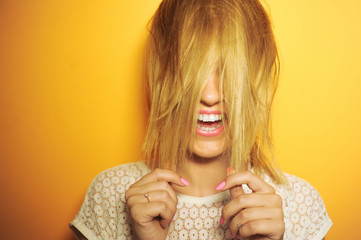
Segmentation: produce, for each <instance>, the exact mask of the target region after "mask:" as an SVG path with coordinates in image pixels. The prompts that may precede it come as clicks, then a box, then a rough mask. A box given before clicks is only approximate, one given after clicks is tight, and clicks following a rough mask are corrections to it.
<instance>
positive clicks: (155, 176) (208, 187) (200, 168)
mask: <svg viewBox="0 0 361 240" xmlns="http://www.w3.org/2000/svg"><path fill="white" fill-rule="evenodd" d="M217 85H218V84H217V77H216V76H215V75H214V74H212V75H211V76H210V77H209V81H208V83H207V85H206V87H205V89H204V90H203V92H202V97H201V101H200V109H206V110H219V109H220V99H219V93H218V89H217V87H216V86H217ZM225 139H226V138H225V136H224V133H223V134H220V135H218V136H216V137H209V138H205V137H202V136H196V139H195V141H194V146H191V147H190V148H191V150H192V151H193V153H194V156H193V158H192V159H185V163H184V165H182V166H177V168H176V172H175V171H171V170H165V169H154V170H153V171H151V172H150V173H148V174H147V175H146V176H144V177H143V178H141V179H140V180H139V181H138V182H136V183H134V184H133V185H132V186H131V187H130V188H129V189H128V190H127V191H126V193H125V199H126V202H127V206H128V208H129V211H130V216H131V220H132V227H133V231H134V233H135V235H136V239H142V240H143V239H144V240H148V239H149V240H154V239H165V238H166V236H167V233H168V230H169V225H170V223H171V222H172V219H173V217H174V215H175V213H176V211H177V202H178V199H177V196H176V192H178V193H182V194H186V195H190V196H198V197H203V196H209V195H213V194H216V193H219V192H220V191H227V190H228V191H229V192H230V195H231V201H230V202H229V203H228V204H227V205H225V206H224V207H223V210H222V216H221V222H222V220H223V224H225V223H229V227H230V233H231V237H232V238H234V239H258V240H260V239H262V240H263V239H267V240H278V239H283V234H284V231H285V225H284V222H283V210H282V199H281V197H280V196H279V195H277V194H276V193H275V189H274V188H273V187H272V186H270V185H269V184H267V183H265V182H264V181H263V180H262V179H261V178H259V177H258V176H256V175H254V174H253V173H251V172H249V171H245V172H235V171H234V170H233V169H231V168H229V167H228V156H227V154H224V152H225V151H226V141H225ZM181 176H182V177H183V178H185V179H187V180H188V182H189V184H185V182H182V181H181ZM209 176H212V178H211V179H210V178H209ZM220 184H222V185H224V187H223V188H217V186H219V185H220ZM242 184H247V185H248V187H249V188H250V189H251V190H252V191H253V193H252V194H245V193H244V191H243V188H242V186H241V185H242ZM216 188H217V189H216ZM147 192H148V193H149V196H150V202H148V200H147V198H145V197H144V194H145V193H147ZM73 231H76V232H77V233H76V235H77V236H78V239H86V238H85V237H84V236H83V235H82V234H81V233H80V232H78V231H77V230H76V229H75V228H74V229H73Z"/></svg>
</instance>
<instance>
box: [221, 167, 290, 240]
mask: <svg viewBox="0 0 361 240" xmlns="http://www.w3.org/2000/svg"><path fill="white" fill-rule="evenodd" d="M242 184H247V185H248V187H249V188H250V189H251V190H252V191H253V193H251V194H245V193H244V191H243V188H242ZM223 185H224V187H223V188H221V187H222V186H223ZM217 189H218V190H221V191H226V190H229V191H230V194H231V201H230V202H229V203H228V204H227V205H225V206H224V208H223V211H222V218H223V219H221V223H224V224H225V223H227V222H228V221H230V223H229V228H230V237H231V238H241V239H243V238H248V237H252V239H267V240H269V239H272V240H280V239H282V238H283V234H284V231H285V224H284V222H283V210H282V198H281V197H280V196H279V195H278V194H276V192H275V189H274V188H273V187H272V186H271V185H269V184H267V183H265V182H264V181H263V180H262V179H261V178H259V177H258V176H256V175H255V174H253V173H251V172H249V171H246V172H237V173H235V172H234V170H231V171H230V172H229V174H228V176H227V178H226V179H225V180H224V183H223V182H222V183H220V185H218V187H217Z"/></svg>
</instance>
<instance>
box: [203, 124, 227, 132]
mask: <svg viewBox="0 0 361 240" xmlns="http://www.w3.org/2000/svg"><path fill="white" fill-rule="evenodd" d="M222 125H223V123H222V122H219V123H218V124H217V126H216V127H202V126H200V124H197V127H198V128H199V129H201V130H203V131H208V132H209V131H213V130H215V129H217V128H219V127H221V126H222Z"/></svg>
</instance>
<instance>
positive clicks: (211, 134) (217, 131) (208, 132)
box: [196, 110, 224, 137]
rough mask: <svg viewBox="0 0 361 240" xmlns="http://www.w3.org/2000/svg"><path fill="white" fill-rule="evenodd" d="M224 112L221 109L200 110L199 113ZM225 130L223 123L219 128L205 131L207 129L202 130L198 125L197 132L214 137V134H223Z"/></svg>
mask: <svg viewBox="0 0 361 240" xmlns="http://www.w3.org/2000/svg"><path fill="white" fill-rule="evenodd" d="M221 113H222V112H221V111H219V110H212V111H210V110H199V114H221ZM223 130H224V126H223V124H222V125H221V126H220V127H219V128H216V129H214V130H212V131H205V130H202V129H200V128H198V127H197V131H196V132H197V134H198V135H201V136H204V137H214V136H217V135H219V134H221V133H222V132H223Z"/></svg>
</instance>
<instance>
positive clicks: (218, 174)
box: [173, 154, 229, 197]
mask: <svg viewBox="0 0 361 240" xmlns="http://www.w3.org/2000/svg"><path fill="white" fill-rule="evenodd" d="M228 160H229V159H228V156H227V155H226V154H225V155H222V156H218V157H215V158H207V159H205V158H201V157H198V156H193V157H190V158H187V159H186V160H185V161H184V163H183V164H182V165H178V166H177V170H176V171H177V173H178V174H179V175H181V176H182V177H183V178H184V179H186V180H187V181H188V182H189V183H190V185H189V186H187V187H178V186H175V185H173V189H174V190H175V191H176V192H178V193H181V194H185V195H189V196H194V197H205V196H210V195H214V194H216V193H219V191H217V190H216V187H217V185H218V184H219V183H220V182H221V181H222V180H224V178H225V177H226V170H227V167H228V166H229V162H228Z"/></svg>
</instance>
